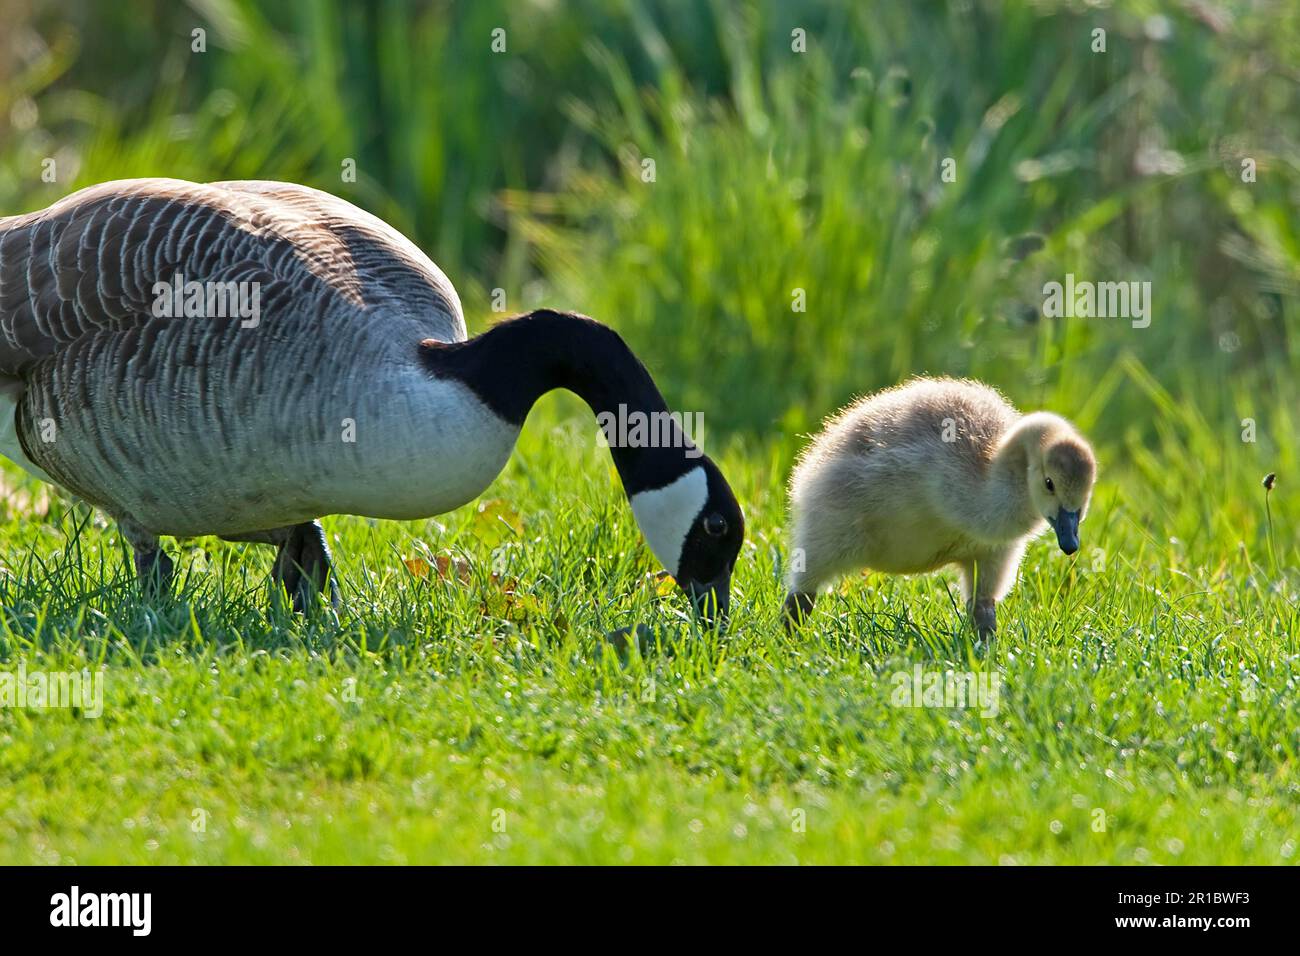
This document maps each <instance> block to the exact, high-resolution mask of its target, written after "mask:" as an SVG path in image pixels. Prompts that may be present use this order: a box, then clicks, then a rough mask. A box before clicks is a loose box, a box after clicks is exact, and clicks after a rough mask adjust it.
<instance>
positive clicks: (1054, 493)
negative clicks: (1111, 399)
mask: <svg viewBox="0 0 1300 956" xmlns="http://www.w3.org/2000/svg"><path fill="white" fill-rule="evenodd" d="M1057 422H1059V424H1057V426H1056V427H1053V428H1050V429H1048V430H1046V431H1045V432H1044V433H1043V436H1042V441H1041V442H1040V443H1039V444H1038V445H1037V447H1036V448H1034V449H1032V450H1031V451H1030V454H1029V495H1030V498H1031V500H1032V501H1033V503H1034V510H1035V511H1036V512H1037V513H1038V514H1039V515H1041V516H1042V517H1043V518H1044V519H1046V521H1047V523H1048V524H1049V525H1051V527H1052V530H1053V531H1055V532H1056V543H1057V544H1059V545H1060V546H1061V550H1062V551H1064V552H1065V553H1066V554H1074V553H1075V552H1076V551H1078V550H1079V522H1080V521H1082V520H1083V519H1084V516H1085V515H1086V514H1087V513H1088V502H1089V500H1090V499H1091V498H1092V485H1093V482H1094V481H1095V480H1096V477H1097V460H1096V459H1095V458H1094V457H1093V454H1092V449H1091V448H1089V447H1088V443H1087V442H1086V441H1084V440H1083V438H1082V437H1081V436H1080V435H1079V434H1078V433H1077V432H1076V431H1075V430H1074V429H1073V428H1071V427H1070V426H1069V425H1068V424H1067V423H1066V422H1065V421H1064V420H1062V419H1058V420H1057Z"/></svg>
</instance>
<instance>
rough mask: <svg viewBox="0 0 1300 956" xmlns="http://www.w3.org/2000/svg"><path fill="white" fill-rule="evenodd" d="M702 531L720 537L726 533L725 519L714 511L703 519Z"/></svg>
mask: <svg viewBox="0 0 1300 956" xmlns="http://www.w3.org/2000/svg"><path fill="white" fill-rule="evenodd" d="M704 533H705V534H707V535H712V536H713V537H715V538H720V537H722V536H723V535H724V534H726V533H727V519H726V518H724V517H722V515H720V514H718V513H717V512H716V511H715V512H714V513H713V514H711V515H709V516H708V517H706V518H705V519H704Z"/></svg>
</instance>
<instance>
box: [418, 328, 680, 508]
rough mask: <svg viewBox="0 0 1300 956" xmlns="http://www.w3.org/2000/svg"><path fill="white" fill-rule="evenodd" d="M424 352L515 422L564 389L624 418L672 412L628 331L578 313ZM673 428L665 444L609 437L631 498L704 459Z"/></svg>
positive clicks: (434, 366) (436, 367)
mask: <svg viewBox="0 0 1300 956" xmlns="http://www.w3.org/2000/svg"><path fill="white" fill-rule="evenodd" d="M420 353H421V359H422V361H423V362H424V365H425V368H427V369H428V370H429V371H430V372H432V373H433V374H434V375H437V376H438V377H440V378H455V379H457V380H458V381H460V382H462V383H464V384H465V385H466V386H468V387H469V388H470V389H471V390H472V391H473V392H474V393H475V394H476V395H477V396H478V397H479V399H480V400H481V401H482V402H483V403H484V404H486V405H487V406H488V407H489V408H491V409H492V411H493V412H495V413H496V414H497V415H498V416H500V417H501V418H503V419H504V420H506V421H508V422H510V423H511V424H514V425H516V426H522V425H523V423H524V419H526V418H527V417H528V412H529V410H530V409H531V408H532V407H533V405H534V404H536V402H537V400H538V399H539V398H541V397H542V396H543V395H545V394H546V393H547V392H549V391H552V390H553V389H557V388H563V389H567V390H569V391H571V392H573V393H574V394H576V395H577V396H578V397H579V398H581V399H582V400H583V401H585V402H586V403H587V404H588V405H589V406H590V407H591V410H592V411H593V412H595V413H596V415H597V416H598V418H600V417H601V416H602V415H604V414H608V415H612V416H614V418H615V420H617V421H625V420H626V417H625V416H627V415H629V414H631V413H634V412H639V413H643V414H644V415H646V416H648V417H649V416H655V415H656V414H666V413H667V412H668V405H667V403H665V402H664V398H663V395H661V394H660V393H659V389H658V387H656V386H655V383H654V379H652V378H651V377H650V373H649V372H648V371H646V367H645V366H644V365H643V364H641V361H640V359H638V358H637V357H636V355H635V354H633V352H632V350H631V349H630V348H628V346H627V344H626V343H625V342H624V341H623V339H622V337H621V336H619V334H618V333H617V332H615V331H614V330H613V329H611V328H609V327H608V326H606V325H602V324H601V323H599V322H597V321H595V320H594V319H589V318H587V317H586V316H584V315H578V314H577V313H572V312H554V311H551V310H549V309H541V310H538V311H536V312H530V313H528V314H527V315H523V316H520V317H518V318H515V319H509V320H506V321H504V322H500V323H498V324H497V325H494V326H493V327H492V328H490V329H488V330H487V331H486V332H484V333H483V334H482V335H479V336H476V337H474V338H472V339H470V340H468V341H466V342H453V343H444V342H435V341H433V340H429V341H426V342H423V343H421V347H420ZM621 416H622V417H621ZM648 420H650V421H666V419H662V418H654V417H649V418H648ZM670 429H671V435H672V440H671V441H669V442H666V443H665V442H659V443H657V444H658V447H627V446H626V444H625V443H621V442H617V441H611V442H610V454H611V455H612V456H613V458H614V464H615V466H616V467H617V468H618V472H619V476H620V477H621V478H622V480H623V488H624V490H625V491H626V492H627V494H628V495H629V496H630V495H634V494H636V493H637V492H639V491H644V490H647V489H651V488H661V487H663V486H664V485H667V484H670V483H671V482H672V481H674V480H676V479H677V478H678V477H680V476H681V475H683V474H685V473H686V472H687V471H689V470H690V469H691V468H693V467H695V466H697V465H699V464H700V461H701V456H700V453H699V451H698V450H696V449H695V447H694V446H693V445H692V444H691V443H690V441H689V439H687V438H686V437H685V436H684V435H683V434H682V432H681V429H680V428H679V427H678V425H677V423H676V422H673V423H671V425H670ZM665 445H667V446H668V447H664V446H665Z"/></svg>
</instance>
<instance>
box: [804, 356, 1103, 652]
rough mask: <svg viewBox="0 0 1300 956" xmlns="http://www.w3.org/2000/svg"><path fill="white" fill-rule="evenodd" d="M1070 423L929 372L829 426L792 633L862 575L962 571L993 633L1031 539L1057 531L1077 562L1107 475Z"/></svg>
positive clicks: (811, 476)
mask: <svg viewBox="0 0 1300 956" xmlns="http://www.w3.org/2000/svg"><path fill="white" fill-rule="evenodd" d="M1096 471H1097V466H1096V460H1095V458H1094V457H1093V453H1092V449H1091V448H1090V447H1089V446H1088V443H1087V442H1086V441H1085V440H1084V439H1083V437H1082V436H1081V435H1080V434H1079V433H1078V432H1077V431H1076V430H1075V429H1074V427H1073V426H1072V425H1071V424H1070V423H1069V422H1067V421H1066V420H1065V419H1063V418H1060V417H1059V416H1057V415H1053V414H1051V413H1049V412H1034V413H1032V414H1030V415H1024V416H1022V415H1021V414H1020V413H1019V412H1017V411H1016V410H1015V409H1014V408H1013V407H1012V406H1011V405H1010V404H1009V403H1008V402H1007V401H1006V399H1004V398H1003V397H1002V396H1001V395H1000V394H999V393H998V392H997V391H995V390H994V389H992V388H990V387H989V386H987V385H984V384H982V383H980V382H973V381H969V380H963V379H951V378H940V379H931V378H918V379H914V380H912V381H910V382H907V383H906V384H904V385H901V386H899V387H897V388H892V389H888V390H886V391H883V392H877V393H876V394H874V395H869V396H867V397H866V398H863V399H860V400H859V401H857V402H856V403H854V404H852V405H850V406H848V407H847V408H845V409H842V410H841V411H840V412H839V413H838V414H836V415H835V416H833V417H832V418H830V419H828V420H827V422H826V425H825V427H824V428H823V430H822V432H821V433H820V434H819V435H817V437H816V438H814V439H813V441H812V443H811V444H810V445H809V446H808V448H807V449H806V450H805V451H804V453H803V455H802V456H801V457H800V460H799V463H798V465H797V466H796V468H795V470H794V474H793V475H792V476H791V479H790V507H791V516H792V520H793V545H794V551H793V552H792V559H791V561H790V573H789V581H788V583H789V588H790V593H789V596H788V598H787V599H786V606H785V610H786V616H787V617H786V620H787V625H788V626H789V625H791V624H794V623H797V622H798V621H799V620H800V619H801V618H802V617H803V616H804V615H806V614H807V613H808V612H809V611H810V610H811V609H812V605H813V601H814V599H815V595H816V593H817V590H818V589H819V588H820V587H822V586H824V585H826V584H828V583H830V582H831V581H832V580H833V579H834V578H835V577H837V576H838V575H841V574H843V573H845V572H846V571H849V570H852V569H854V568H860V567H867V568H871V569H874V570H877V571H884V572H887V573H890V574H916V573H920V572H924V571H933V570H935V569H937V568H940V567H943V566H944V565H948V564H955V565H957V567H958V569H959V570H960V573H961V584H962V592H963V596H964V597H965V598H966V601H967V607H968V610H970V611H971V612H972V613H973V616H974V618H975V624H976V627H977V628H978V629H979V630H980V631H981V632H982V633H992V632H993V631H994V630H995V629H996V627H997V615H996V605H997V602H998V601H1000V600H1001V599H1002V598H1003V597H1004V596H1005V595H1006V594H1007V592H1008V591H1009V590H1010V589H1011V586H1012V585H1013V584H1014V583H1015V577H1016V570H1017V568H1019V566H1020V559H1021V557H1023V555H1024V552H1025V547H1026V546H1027V545H1028V543H1029V540H1030V539H1031V538H1032V537H1034V536H1035V535H1037V534H1040V533H1041V532H1042V531H1043V530H1044V529H1046V528H1047V527H1048V526H1051V527H1052V528H1053V529H1054V530H1055V531H1056V539H1057V543H1058V544H1059V545H1060V547H1061V550H1062V551H1064V552H1065V553H1066V554H1074V553H1075V552H1076V551H1077V550H1079V522H1080V521H1082V520H1083V517H1084V515H1085V514H1086V513H1087V510H1088V502H1089V499H1090V498H1091V496H1092V486H1093V481H1094V480H1095V477H1096Z"/></svg>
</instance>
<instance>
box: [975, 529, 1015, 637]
mask: <svg viewBox="0 0 1300 956" xmlns="http://www.w3.org/2000/svg"><path fill="white" fill-rule="evenodd" d="M1024 553H1025V544H1024V542H1019V541H1018V542H1016V543H1014V544H1013V545H1011V546H1010V547H1008V548H1002V549H999V550H996V551H990V552H988V553H987V554H983V555H980V556H979V557H978V558H975V559H973V560H969V561H965V562H963V563H962V565H961V583H962V593H963V594H964V595H965V597H966V612H967V613H968V614H969V615H970V616H971V618H972V620H973V621H974V623H975V631H976V632H977V633H978V634H979V636H980V637H981V638H988V637H992V636H993V635H994V634H996V633H997V629H998V614H997V605H998V601H1000V600H1002V599H1003V598H1004V597H1006V595H1007V592H1008V591H1010V590H1011V586H1012V585H1013V584H1015V581H1016V571H1017V570H1018V569H1019V567H1020V559H1021V558H1022V557H1023V556H1024Z"/></svg>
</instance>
